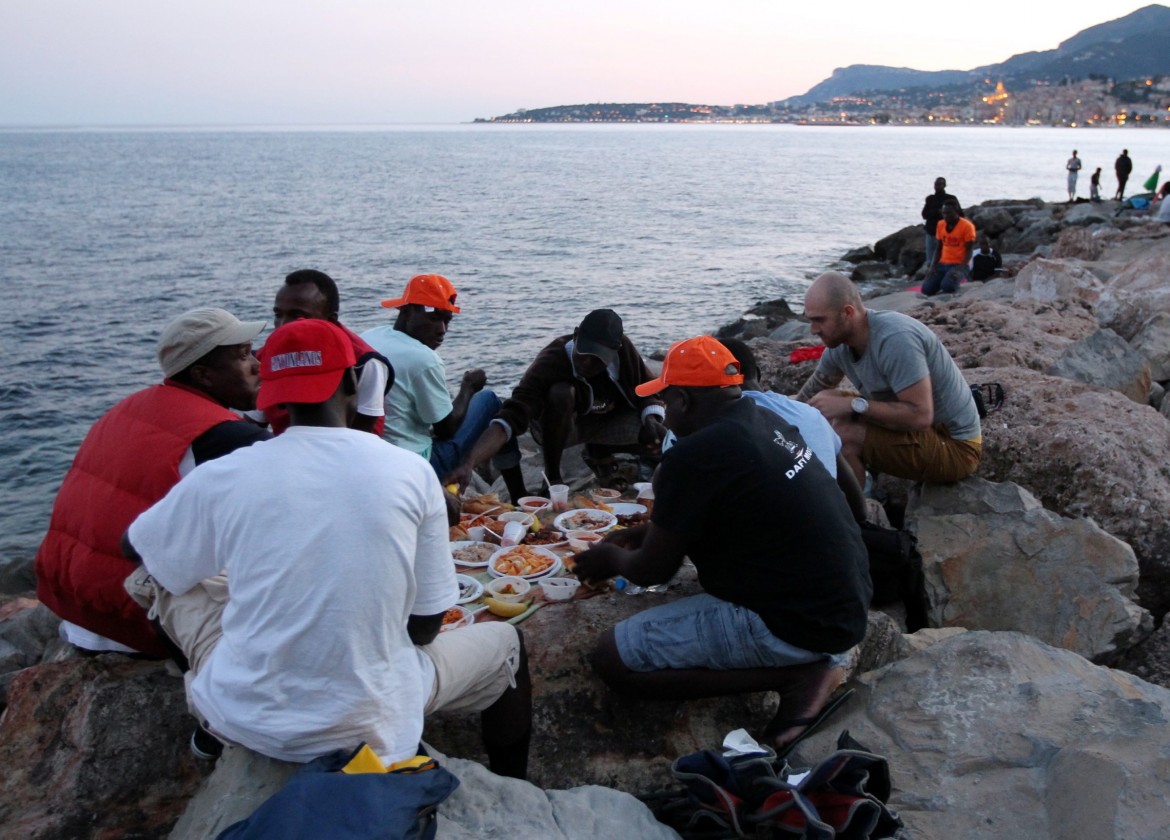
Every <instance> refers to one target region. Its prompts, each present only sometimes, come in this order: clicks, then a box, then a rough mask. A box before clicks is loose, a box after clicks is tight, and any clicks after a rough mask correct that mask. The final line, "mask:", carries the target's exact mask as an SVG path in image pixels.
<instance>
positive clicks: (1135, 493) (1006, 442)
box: [963, 368, 1170, 616]
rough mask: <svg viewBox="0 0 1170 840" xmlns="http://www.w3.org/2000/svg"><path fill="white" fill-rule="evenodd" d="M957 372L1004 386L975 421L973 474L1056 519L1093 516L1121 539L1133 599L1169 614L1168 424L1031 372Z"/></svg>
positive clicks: (1118, 400)
mask: <svg viewBox="0 0 1170 840" xmlns="http://www.w3.org/2000/svg"><path fill="white" fill-rule="evenodd" d="M963 374H964V376H965V377H966V379H967V381H968V382H970V383H980V382H993V381H998V382H1000V383H1001V384H1002V385H1003V386H1004V389H1005V391H1006V392H1007V400H1006V402H1005V403H1004V406H1003V409H1002V411H1001V412H999V413H996V414H993V415H991V417H989V418H988V419H987V420H986V421H984V423H983V460H982V462H981V463H980V466H979V473H978V474H979V475H980V476H981V477H983V478H986V479H988V480H991V481H1013V482H1015V483H1017V484H1019V485H1021V486H1023V487H1026V488H1027V489H1028V490H1029V491H1030V492H1032V493H1033V494H1034V495H1035V496H1036V497H1037V498H1038V499H1039V500H1040V501H1041V502H1042V503H1043V505H1044V507H1045V508H1047V509H1048V510H1052V511H1055V512H1057V513H1059V514H1061V515H1063V516H1070V517H1081V516H1087V517H1092V519H1093V520H1094V521H1095V522H1096V523H1097V524H1098V525H1099V526H1101V528H1103V529H1104V530H1105V531H1106V532H1108V533H1110V534H1112V535H1113V536H1115V537H1118V538H1119V539H1121V540H1124V541H1125V542H1127V543H1129V545H1130V546H1131V547H1132V548H1133V550H1134V553H1135V554H1136V555H1137V558H1138V563H1139V565H1140V567H1141V583H1140V584H1139V586H1138V594H1139V596H1140V598H1139V600H1140V602H1141V603H1142V605H1143V606H1145V607H1146V608H1147V609H1149V610H1150V611H1151V612H1153V613H1154V615H1155V616H1161V615H1163V614H1165V613H1166V611H1167V610H1170V463H1168V461H1167V458H1166V453H1167V452H1170V422H1168V421H1167V419H1166V418H1165V417H1163V416H1162V415H1160V414H1159V413H1158V412H1157V411H1155V410H1154V409H1152V408H1150V407H1149V406H1146V405H1138V404H1137V403H1135V402H1133V401H1132V400H1129V399H1127V398H1125V397H1123V396H1122V395H1121V394H1119V393H1117V392H1115V391H1105V390H1102V389H1099V388H1094V387H1092V386H1089V385H1083V384H1080V383H1077V382H1072V381H1070V380H1067V379H1061V378H1058V377H1053V376H1045V375H1044V374H1041V373H1037V372H1035V371H1030V370H1024V369H1022V368H974V369H970V370H964V371H963ZM1163 404H1165V401H1163Z"/></svg>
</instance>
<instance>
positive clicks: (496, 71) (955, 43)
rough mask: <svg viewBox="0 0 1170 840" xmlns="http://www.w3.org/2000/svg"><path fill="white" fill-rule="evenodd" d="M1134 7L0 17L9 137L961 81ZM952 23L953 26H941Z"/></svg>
mask: <svg viewBox="0 0 1170 840" xmlns="http://www.w3.org/2000/svg"><path fill="white" fill-rule="evenodd" d="M1144 5H1147V3H1145V2H1134V0H1121V2H1117V0H1115V1H1114V2H1112V3H1107V4H1103V3H1100V2H1086V0H1064V1H1063V2H1054V1H1053V0H1033V2H1031V3H1021V2H1019V1H1018V0H981V2H979V3H966V4H940V3H938V2H934V1H932V2H925V0H923V1H921V2H920V0H888V1H887V2H884V3H878V2H874V1H873V0H811V2H810V1H809V0H718V1H717V0H590V2H587V3H586V2H580V0H558V2H548V0H539V1H538V0H496V2H484V0H415V2H406V0H329V2H323V0H291V2H290V0H200V2H190V1H189V2H178V0H0V125H3V126H20V125H188V124H189V125H235V124H241V125H305V124H380V123H458V122H466V121H469V120H472V119H474V118H476V117H490V116H498V115H501V114H505V113H509V112H511V111H514V110H516V109H518V108H540V107H547V106H552V105H567V104H579V103H587V102H693V103H703V104H711V105H731V104H736V103H745V104H760V103H765V102H772V101H775V100H778V99H784V98H785V97H788V96H793V95H796V94H801V93H804V92H805V91H806V90H808V89H809V88H810V87H812V86H813V85H815V84H816V83H818V82H820V81H822V80H823V79H825V78H827V77H828V76H830V75H831V74H832V72H833V70H834V68H837V67H844V66H847V65H850V64H885V65H891V66H897V67H912V68H915V69H919V70H944V69H961V70H966V69H970V68H972V67H977V66H980V65H984V64H993V63H998V62H1000V61H1003V60H1004V59H1006V58H1008V57H1009V56H1011V55H1013V54H1015V53H1019V52H1028V51H1032V50H1045V49H1052V48H1054V47H1056V46H1057V45H1058V44H1059V43H1060V42H1061V41H1063V40H1065V39H1066V38H1069V37H1071V36H1072V35H1074V34H1076V33H1077V32H1079V31H1080V30H1082V29H1085V28H1087V27H1089V26H1093V25H1095V24H1098V23H1102V22H1104V21H1106V20H1109V19H1112V18H1116V17H1122V16H1124V15H1126V14H1128V13H1129V12H1131V11H1133V10H1135V9H1138V8H1141V7H1142V6H1144ZM950 9H954V10H956V11H955V12H954V13H950V12H949V10H950Z"/></svg>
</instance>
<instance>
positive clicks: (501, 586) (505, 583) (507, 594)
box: [487, 576, 532, 604]
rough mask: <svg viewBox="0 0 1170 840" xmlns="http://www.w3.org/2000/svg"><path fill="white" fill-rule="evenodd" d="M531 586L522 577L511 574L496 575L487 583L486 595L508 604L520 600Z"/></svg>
mask: <svg viewBox="0 0 1170 840" xmlns="http://www.w3.org/2000/svg"><path fill="white" fill-rule="evenodd" d="M531 588H532V584H531V583H529V582H528V581H526V580H525V579H524V578H519V577H512V576H507V577H498V578H496V579H495V580H493V581H492V582H491V583H489V584H488V585H487V591H488V595H491V596H492V597H493V598H495V599H496V600H497V601H505V602H507V603H509V604H515V603H516V602H518V601H520V600H521V599H522V598H523V597H524V596H525V595H527V594H528V590H530V589H531Z"/></svg>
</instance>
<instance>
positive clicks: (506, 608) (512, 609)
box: [483, 596, 532, 618]
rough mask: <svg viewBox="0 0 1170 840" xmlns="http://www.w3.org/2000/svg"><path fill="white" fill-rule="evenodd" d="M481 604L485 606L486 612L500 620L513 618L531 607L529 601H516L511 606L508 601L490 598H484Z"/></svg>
mask: <svg viewBox="0 0 1170 840" xmlns="http://www.w3.org/2000/svg"><path fill="white" fill-rule="evenodd" d="M483 602H484V603H485V604H487V608H488V612H490V613H491V614H492V615H498V616H500V617H501V618H515V617H516V616H518V615H520V614H521V613H524V612H526V611H527V610H528V608H529V607H530V606H532V602H531V601H517V602H516V603H514V604H513V603H510V602H508V601H497V600H496V599H495V598H492V597H490V596H489V597H487V598H484V599H483Z"/></svg>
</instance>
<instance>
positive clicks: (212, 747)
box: [191, 723, 223, 761]
mask: <svg viewBox="0 0 1170 840" xmlns="http://www.w3.org/2000/svg"><path fill="white" fill-rule="evenodd" d="M191 754H192V755H194V756H195V757H196V758H198V759H199V760H200V761H215V760H216V759H217V758H219V757H220V756H221V755H222V754H223V741H221V740H219V739H218V738H216V737H215V736H214V735H212V734H211V733H210V732H208V731H207V730H206V729H204V728H203V724H201V723H197V724H195V731H194V732H192V733H191Z"/></svg>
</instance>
